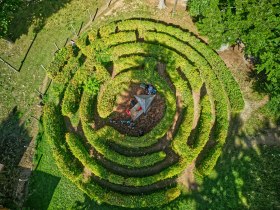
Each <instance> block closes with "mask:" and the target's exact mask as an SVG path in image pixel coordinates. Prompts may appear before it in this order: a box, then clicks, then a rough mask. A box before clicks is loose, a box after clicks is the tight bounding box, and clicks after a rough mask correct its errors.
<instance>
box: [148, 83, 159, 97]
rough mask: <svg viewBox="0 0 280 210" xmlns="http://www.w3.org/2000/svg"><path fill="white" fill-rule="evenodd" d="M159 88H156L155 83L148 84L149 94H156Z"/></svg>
mask: <svg viewBox="0 0 280 210" xmlns="http://www.w3.org/2000/svg"><path fill="white" fill-rule="evenodd" d="M156 92H157V90H156V89H155V88H154V86H153V85H148V95H151V94H153V95H154V94H156Z"/></svg>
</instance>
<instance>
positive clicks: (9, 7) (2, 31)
mask: <svg viewBox="0 0 280 210" xmlns="http://www.w3.org/2000/svg"><path fill="white" fill-rule="evenodd" d="M21 3H22V0H0V37H3V36H6V35H7V32H8V28H9V23H10V22H11V20H12V19H13V17H14V14H15V12H16V11H17V9H18V8H19V6H20V5H21Z"/></svg>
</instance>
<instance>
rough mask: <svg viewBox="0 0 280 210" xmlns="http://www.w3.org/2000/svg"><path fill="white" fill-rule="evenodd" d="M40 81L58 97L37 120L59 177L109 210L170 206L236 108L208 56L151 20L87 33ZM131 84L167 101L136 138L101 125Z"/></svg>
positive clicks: (199, 45) (211, 154)
mask: <svg viewBox="0 0 280 210" xmlns="http://www.w3.org/2000/svg"><path fill="white" fill-rule="evenodd" d="M159 66H164V69H160V70H159ZM161 68H162V67H161ZM48 74H49V75H50V77H51V78H52V79H53V80H54V81H55V82H56V83H58V84H61V85H62V86H63V87H64V90H63V91H62V92H63V93H62V94H61V98H60V101H59V102H58V103H57V104H53V103H49V104H47V105H46V106H45V107H44V115H43V121H44V129H45V133H46V135H47V138H48V141H49V143H50V145H51V147H52V150H53V155H54V157H55V160H56V162H57V165H58V167H59V168H60V169H61V171H62V173H63V174H64V175H65V176H66V177H68V178H69V179H70V180H72V181H73V182H74V183H75V184H76V185H77V186H78V187H79V188H80V189H82V190H83V191H84V192H85V193H87V194H88V195H89V196H90V197H91V198H92V199H95V200H96V201H98V202H99V203H103V202H105V203H108V204H111V205H116V206H123V207H129V208H140V207H154V206H161V205H163V204H166V203H168V202H170V201H172V200H174V199H175V198H177V197H178V196H179V195H180V193H181V190H180V189H181V188H180V187H179V185H178V183H177V178H178V176H180V175H181V173H182V172H183V171H184V170H185V169H186V167H188V165H189V164H190V163H191V162H193V161H194V160H196V159H197V158H198V157H199V158H198V159H197V161H196V173H197V174H199V175H201V176H205V175H208V174H209V173H210V172H211V171H212V169H213V168H214V166H215V164H216V162H217V160H218V158H219V156H220V154H221V152H222V149H223V145H224V144H225V141H226V138H227V135H228V129H229V120H230V117H231V114H232V113H238V112H240V111H241V110H242V109H243V107H244V101H243V98H242V94H241V92H240V89H239V86H238V84H237V83H236V81H235V80H234V78H233V77H232V75H231V73H230V71H229V70H228V69H227V68H226V66H225V64H224V63H223V62H222V60H221V59H220V58H219V56H218V55H217V54H216V53H215V52H214V51H213V50H212V49H210V48H209V47H208V46H207V45H205V44H204V43H203V42H201V41H200V40H199V39H198V38H197V37H195V36H194V35H192V34H190V33H189V32H188V31H186V30H185V29H182V28H180V27H178V26H174V25H168V24H166V23H163V22H155V21H153V20H147V19H141V20H140V19H129V20H122V21H116V22H112V23H109V24H108V25H106V26H104V27H102V28H100V29H99V30H98V31H92V32H88V33H87V34H85V35H84V36H82V37H81V38H80V40H78V41H77V46H75V47H69V46H68V47H66V48H64V49H61V50H60V51H59V52H58V53H57V54H56V56H55V59H54V61H53V62H52V63H51V65H50V66H49V68H48ZM132 83H133V84H135V83H139V84H140V83H152V84H153V85H154V86H155V87H156V88H157V91H158V93H157V94H160V95H161V97H162V98H164V100H165V108H164V110H163V111H164V116H163V118H162V119H161V121H160V122H159V123H158V124H157V125H156V126H155V127H154V128H153V129H152V130H151V131H150V132H148V133H146V134H145V135H143V136H139V137H133V136H129V135H124V134H121V133H119V132H118V131H116V130H115V129H114V128H113V127H111V126H110V124H109V123H108V121H109V118H110V116H111V114H112V112H113V108H114V106H115V105H116V98H117V96H118V95H120V94H121V93H122V92H123V91H124V90H125V89H127V88H128V87H129V86H130V84H132ZM74 122H75V123H74ZM112 145H113V146H112Z"/></svg>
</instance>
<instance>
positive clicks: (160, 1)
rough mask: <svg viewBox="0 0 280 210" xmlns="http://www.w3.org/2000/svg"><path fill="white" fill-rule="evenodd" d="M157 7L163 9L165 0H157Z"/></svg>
mask: <svg viewBox="0 0 280 210" xmlns="http://www.w3.org/2000/svg"><path fill="white" fill-rule="evenodd" d="M158 8H159V9H165V8H166V5H165V0H159V2H158Z"/></svg>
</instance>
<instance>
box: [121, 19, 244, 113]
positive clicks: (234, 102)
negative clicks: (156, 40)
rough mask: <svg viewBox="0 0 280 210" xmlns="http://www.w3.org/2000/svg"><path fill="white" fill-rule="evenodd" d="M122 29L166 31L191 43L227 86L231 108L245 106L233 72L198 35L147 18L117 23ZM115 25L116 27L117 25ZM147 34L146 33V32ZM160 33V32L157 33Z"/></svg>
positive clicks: (239, 108) (237, 110) (236, 108)
mask: <svg viewBox="0 0 280 210" xmlns="http://www.w3.org/2000/svg"><path fill="white" fill-rule="evenodd" d="M115 25H116V26H117V27H118V28H119V30H120V31H123V30H132V29H134V30H135V29H138V30H140V31H143V30H145V31H149V30H150V31H157V32H162V33H166V34H168V35H170V36H174V37H176V38H177V39H179V40H180V41H181V42H185V43H188V44H190V45H191V46H192V47H193V48H194V49H195V50H197V51H198V52H199V53H200V54H201V55H202V56H204V58H205V59H206V60H207V62H209V64H210V65H211V67H212V69H213V70H214V71H215V74H216V75H217V76H218V78H219V80H220V81H221V83H222V85H223V88H225V90H226V92H227V94H228V97H229V101H230V104H231V108H232V110H233V111H234V112H239V111H241V110H242V109H243V108H244V100H243V98H242V93H241V91H240V88H239V85H238V83H237V82H236V81H235V79H234V78H233V76H232V75H231V72H230V71H229V70H228V69H227V67H226V66H225V64H224V62H223V61H222V59H221V58H220V57H219V56H217V54H216V53H215V52H214V51H213V50H212V49H211V48H210V47H207V46H206V45H205V44H204V43H202V42H200V41H199V39H198V38H197V37H195V36H194V35H191V34H190V33H186V32H184V31H183V30H181V29H180V28H178V27H173V26H166V25H164V24H162V23H154V22H151V21H145V20H125V21H120V22H118V23H117V24H115ZM116 26H115V27H116ZM145 34H146V33H145ZM157 34H158V33H157Z"/></svg>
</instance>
